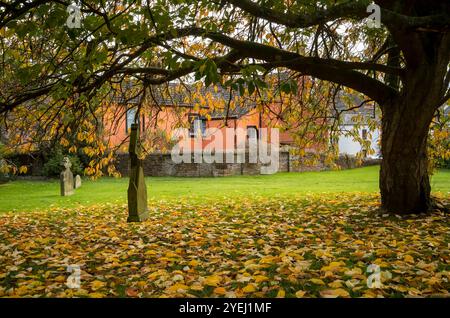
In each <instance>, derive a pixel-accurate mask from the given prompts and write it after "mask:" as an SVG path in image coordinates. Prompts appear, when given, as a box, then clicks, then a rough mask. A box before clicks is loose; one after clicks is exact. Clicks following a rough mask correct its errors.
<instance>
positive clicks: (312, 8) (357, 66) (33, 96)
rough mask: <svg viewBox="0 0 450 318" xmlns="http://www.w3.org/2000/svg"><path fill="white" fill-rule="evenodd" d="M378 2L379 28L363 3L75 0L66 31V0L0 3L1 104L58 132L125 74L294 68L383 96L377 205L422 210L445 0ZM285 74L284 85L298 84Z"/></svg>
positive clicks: (447, 76) (167, 76) (233, 81)
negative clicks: (76, 24) (73, 20)
mask: <svg viewBox="0 0 450 318" xmlns="http://www.w3.org/2000/svg"><path fill="white" fill-rule="evenodd" d="M375 3H376V4H377V5H379V6H380V8H381V23H382V27H381V28H378V29H377V28H375V29H372V28H369V27H368V26H367V24H366V23H365V21H364V19H365V18H366V17H367V16H368V15H369V13H367V7H368V6H369V5H370V4H371V2H370V1H365V0H361V1H330V0H320V1H309V0H304V1H290V0H285V1H271V0H259V1H250V0H221V1H211V0H203V1H193V0H186V1H177V0H149V1H133V0H130V1H100V2H98V1H81V3H80V4H81V6H80V7H81V12H82V27H81V28H80V29H69V28H67V26H65V21H66V18H67V13H66V6H67V5H68V4H69V3H67V2H65V1H29V2H27V3H25V4H23V3H21V2H19V1H1V2H0V7H1V8H2V10H3V13H1V14H0V27H1V34H2V41H1V42H2V43H1V45H2V51H1V55H2V59H1V63H2V70H1V72H2V73H1V80H0V87H1V90H0V91H1V95H0V112H1V113H4V114H5V113H8V112H9V113H10V112H13V111H20V109H21V110H22V111H24V109H28V112H35V111H36V110H39V111H40V112H42V113H44V114H45V116H47V114H50V113H51V114H53V115H54V114H58V116H60V115H61V116H62V117H64V118H67V121H66V122H65V121H64V120H63V119H60V121H59V123H60V126H58V128H57V131H60V130H61V127H67V126H69V125H70V123H73V122H76V121H77V119H79V118H86V117H89V118H91V120H88V122H89V123H91V122H92V120H93V121H94V122H95V118H96V114H97V112H99V111H100V109H101V107H100V105H101V101H102V100H103V99H104V97H105V96H107V95H108V94H110V91H111V90H113V89H114V85H115V84H117V83H120V82H121V81H123V80H125V79H127V78H130V77H132V78H133V79H134V80H135V81H137V82H140V83H141V85H142V87H143V88H144V91H145V90H146V89H147V88H148V87H149V85H157V84H162V83H165V82H169V81H173V80H175V79H183V78H184V79H192V77H189V74H195V79H196V80H200V79H202V80H203V81H204V83H205V84H206V85H207V86H208V85H210V84H212V83H218V82H221V83H222V84H223V85H224V86H227V87H230V88H231V89H232V90H240V91H242V92H246V93H248V94H250V95H251V94H254V93H255V91H256V90H264V89H265V88H266V87H267V85H265V83H264V79H265V76H267V75H269V74H271V71H272V70H274V69H282V68H284V69H289V70H291V71H294V72H296V73H297V74H299V75H301V76H308V77H312V78H316V79H318V80H321V81H324V82H330V83H335V84H337V85H338V86H337V87H339V88H341V87H346V88H347V89H350V90H353V91H356V92H360V93H362V94H364V95H365V96H366V97H367V98H369V99H370V100H372V101H375V102H376V103H377V104H378V105H379V107H380V109H381V112H382V155H383V161H382V165H381V172H380V190H381V201H382V206H383V208H384V209H386V210H387V211H389V212H395V213H417V212H424V211H427V210H429V209H430V207H431V206H432V201H431V198H430V182H429V169H428V159H427V136H428V131H429V128H430V124H431V122H432V119H433V117H434V116H435V114H436V111H437V110H438V108H439V107H440V106H441V105H443V104H444V103H446V101H447V100H448V99H449V97H450V92H449V81H450V72H449V59H450V30H449V26H450V3H448V2H446V1H439V0H412V1H400V0H394V1H387V0H386V1H384V0H377V1H375ZM289 83H291V82H286V83H285V84H282V87H283V90H284V91H285V92H286V93H287V92H288V91H289V90H290V92H291V93H298V90H297V89H298V88H297V87H296V86H295V85H290V84H289ZM330 87H331V86H330ZM43 100H45V101H47V102H46V103H44V104H43V103H42V101H43ZM48 101H51V103H48ZM42 105H51V106H45V109H44V106H42ZM58 109H59V110H60V111H59V112H58ZM62 114H64V115H62ZM67 114H71V115H70V116H68V115H67ZM50 118H51V117H50ZM54 122H55V121H53V123H54ZM61 122H62V124H61ZM72 131H73V130H72Z"/></svg>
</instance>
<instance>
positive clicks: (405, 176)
mask: <svg viewBox="0 0 450 318" xmlns="http://www.w3.org/2000/svg"><path fill="white" fill-rule="evenodd" d="M436 67H437V66H436ZM435 71H436V68H435V67H430V65H426V66H424V67H420V68H418V69H415V70H414V71H410V72H408V74H407V75H406V76H407V77H406V80H405V87H404V89H403V94H402V96H400V97H399V98H397V99H395V100H393V101H390V102H389V103H387V104H386V105H383V107H382V108H383V118H382V142H381V152H382V156H383V159H382V164H381V172H380V191H381V203H382V208H383V209H384V210H385V211H387V212H390V213H396V214H412V213H425V212H427V211H429V210H430V208H431V198H430V190H431V188H430V181H429V176H428V175H429V171H428V160H427V137H428V131H429V128H430V124H431V121H432V119H433V116H434V113H435V111H436V108H437V105H438V104H439V102H438V100H439V98H441V97H440V96H441V93H440V92H441V88H442V84H441V83H442V80H441V82H440V83H439V82H438V81H437V80H436V76H435V75H436V73H435Z"/></svg>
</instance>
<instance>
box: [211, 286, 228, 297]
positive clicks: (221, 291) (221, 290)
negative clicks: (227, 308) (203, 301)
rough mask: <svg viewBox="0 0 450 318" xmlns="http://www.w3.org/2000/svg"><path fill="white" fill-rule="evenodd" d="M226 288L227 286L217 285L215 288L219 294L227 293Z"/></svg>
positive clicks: (215, 292)
mask: <svg viewBox="0 0 450 318" xmlns="http://www.w3.org/2000/svg"><path fill="white" fill-rule="evenodd" d="M226 292H227V291H226V290H225V288H223V287H216V288H214V294H217V295H225V294H226Z"/></svg>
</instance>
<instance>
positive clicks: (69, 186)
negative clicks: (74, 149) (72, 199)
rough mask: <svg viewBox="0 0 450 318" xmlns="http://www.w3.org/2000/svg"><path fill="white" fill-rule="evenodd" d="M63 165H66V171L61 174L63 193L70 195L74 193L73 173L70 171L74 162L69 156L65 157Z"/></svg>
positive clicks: (63, 194)
mask: <svg viewBox="0 0 450 318" xmlns="http://www.w3.org/2000/svg"><path fill="white" fill-rule="evenodd" d="M62 165H63V166H64V171H63V172H61V174H60V187H61V195H62V196H68V195H72V194H73V193H74V191H73V173H72V171H70V167H72V164H71V163H70V160H69V158H68V157H64V159H63V162H62Z"/></svg>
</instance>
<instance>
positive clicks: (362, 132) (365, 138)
mask: <svg viewBox="0 0 450 318" xmlns="http://www.w3.org/2000/svg"><path fill="white" fill-rule="evenodd" d="M361 137H362V139H363V140H367V129H363V130H362V131H361Z"/></svg>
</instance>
